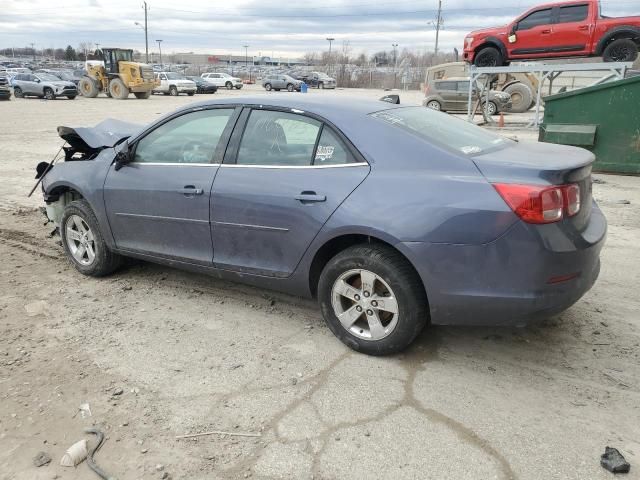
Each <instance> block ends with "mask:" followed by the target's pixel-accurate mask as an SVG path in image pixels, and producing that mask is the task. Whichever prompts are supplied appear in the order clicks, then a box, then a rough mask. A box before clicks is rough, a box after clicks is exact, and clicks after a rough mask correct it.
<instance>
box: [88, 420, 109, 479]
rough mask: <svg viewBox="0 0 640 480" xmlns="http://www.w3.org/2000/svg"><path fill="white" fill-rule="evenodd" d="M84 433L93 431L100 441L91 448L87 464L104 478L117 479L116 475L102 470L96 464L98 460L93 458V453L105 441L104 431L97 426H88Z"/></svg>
mask: <svg viewBox="0 0 640 480" xmlns="http://www.w3.org/2000/svg"><path fill="white" fill-rule="evenodd" d="M84 433H93V434H94V435H96V436H97V437H98V443H97V444H96V446H95V447H93V448H92V449H91V450H89V454H88V455H87V464H88V465H89V468H90V469H91V470H93V471H94V472H95V474H96V475H98V476H99V477H100V478H102V480H116V477H112V476H110V475H109V474H108V473H106V472H105V471H104V470H102V469H101V468H100V467H99V466H98V465H96V462H95V461H94V460H93V455H94V454H95V453H96V452H97V451H98V450H99V449H100V447H101V446H102V444H103V443H104V433H102V432H101V431H100V430H98V429H96V428H87V429H85V431H84Z"/></svg>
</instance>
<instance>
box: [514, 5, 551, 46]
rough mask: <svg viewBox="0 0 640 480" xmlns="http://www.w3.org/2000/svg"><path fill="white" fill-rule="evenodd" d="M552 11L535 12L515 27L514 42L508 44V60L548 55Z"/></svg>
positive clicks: (549, 9) (544, 9)
mask: <svg viewBox="0 0 640 480" xmlns="http://www.w3.org/2000/svg"><path fill="white" fill-rule="evenodd" d="M552 23H553V9H552V8H551V7H549V8H542V9H539V10H535V11H533V12H531V13H529V14H528V15H526V16H525V17H523V18H522V19H520V20H519V21H518V23H517V25H516V32H515V33H516V41H515V42H514V43H508V44H507V49H508V51H509V57H510V58H536V57H544V56H546V55H548V54H549V52H550V49H551V48H552V47H553V37H552V35H553V24H552Z"/></svg>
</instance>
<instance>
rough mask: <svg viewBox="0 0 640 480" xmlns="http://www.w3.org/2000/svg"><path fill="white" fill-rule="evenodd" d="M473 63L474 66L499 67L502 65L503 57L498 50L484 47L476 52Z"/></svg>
mask: <svg viewBox="0 0 640 480" xmlns="http://www.w3.org/2000/svg"><path fill="white" fill-rule="evenodd" d="M473 64H474V65H475V66H476V67H501V66H502V65H504V59H503V58H502V54H501V53H500V50H498V49H497V48H494V47H486V48H483V49H482V50H480V51H479V52H478V53H477V54H476V56H475V58H474V59H473Z"/></svg>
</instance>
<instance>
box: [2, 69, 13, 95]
mask: <svg viewBox="0 0 640 480" xmlns="http://www.w3.org/2000/svg"><path fill="white" fill-rule="evenodd" d="M10 99H11V89H10V88H9V80H7V77H6V75H4V73H1V74H0V100H10Z"/></svg>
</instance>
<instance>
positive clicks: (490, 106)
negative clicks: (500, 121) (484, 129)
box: [482, 101, 498, 117]
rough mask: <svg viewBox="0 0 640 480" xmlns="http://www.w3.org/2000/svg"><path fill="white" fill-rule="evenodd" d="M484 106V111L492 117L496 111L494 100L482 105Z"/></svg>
mask: <svg viewBox="0 0 640 480" xmlns="http://www.w3.org/2000/svg"><path fill="white" fill-rule="evenodd" d="M482 106H483V107H484V111H485V112H486V114H487V115H488V116H490V117H493V116H494V115H495V114H496V113H498V106H497V105H496V104H495V103H494V102H491V101H490V102H488V103H485V104H483V105H482Z"/></svg>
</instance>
